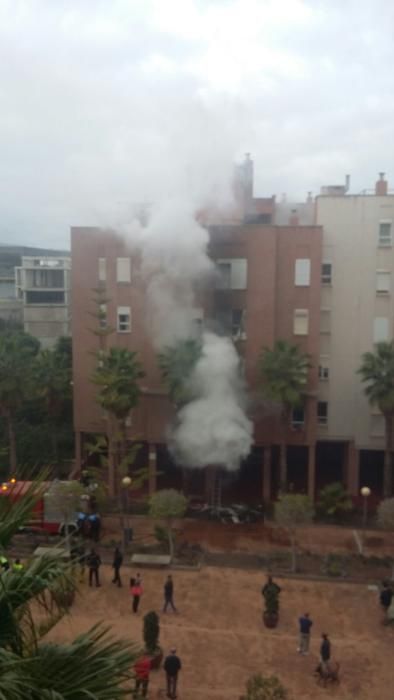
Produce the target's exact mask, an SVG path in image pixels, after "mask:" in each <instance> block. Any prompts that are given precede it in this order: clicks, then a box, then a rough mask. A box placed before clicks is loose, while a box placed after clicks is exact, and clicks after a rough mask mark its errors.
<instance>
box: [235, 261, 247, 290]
mask: <svg viewBox="0 0 394 700" xmlns="http://www.w3.org/2000/svg"><path fill="white" fill-rule="evenodd" d="M247 277H248V261H247V260H246V258H233V259H232V260H231V289H246V287H247Z"/></svg>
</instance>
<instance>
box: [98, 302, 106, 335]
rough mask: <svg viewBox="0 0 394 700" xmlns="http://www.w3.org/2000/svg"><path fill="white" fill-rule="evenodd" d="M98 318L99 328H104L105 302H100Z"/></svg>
mask: <svg viewBox="0 0 394 700" xmlns="http://www.w3.org/2000/svg"><path fill="white" fill-rule="evenodd" d="M98 319H99V327H100V329H101V330H105V329H106V328H107V304H100V306H99V312H98Z"/></svg>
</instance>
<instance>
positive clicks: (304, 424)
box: [71, 200, 322, 501]
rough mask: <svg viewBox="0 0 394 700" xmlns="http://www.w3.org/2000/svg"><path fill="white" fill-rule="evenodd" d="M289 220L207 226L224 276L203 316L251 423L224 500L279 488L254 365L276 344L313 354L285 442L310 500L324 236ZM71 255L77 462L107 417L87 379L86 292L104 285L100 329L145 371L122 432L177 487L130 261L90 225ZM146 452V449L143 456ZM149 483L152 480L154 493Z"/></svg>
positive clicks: (272, 437) (89, 298)
mask: <svg viewBox="0 0 394 700" xmlns="http://www.w3.org/2000/svg"><path fill="white" fill-rule="evenodd" d="M268 202H270V204H268ZM261 208H262V207H260V211H261ZM264 209H266V211H265V212H264V217H267V219H268V215H270V218H273V216H271V215H273V213H274V200H267V202H266V204H265V205H264ZM267 209H268V211H267ZM269 210H270V211H269ZM259 215H260V214H259ZM257 218H258V217H257ZM255 219H256V216H255V217H254V220H255ZM294 224H296V222H293V225H288V226H280V227H277V226H275V225H273V224H270V223H267V224H264V223H259V222H254V221H252V222H251V223H243V224H232V225H226V226H212V227H210V241H211V243H210V250H209V254H210V256H211V257H212V259H214V260H215V261H216V263H217V265H218V269H219V271H221V272H223V274H222V277H221V282H220V283H219V285H218V287H219V288H215V289H214V288H212V289H208V290H206V293H205V299H206V304H205V309H204V319H205V322H206V323H207V324H210V325H211V326H212V325H213V326H214V327H218V328H220V329H221V331H223V330H228V332H229V334H230V335H232V336H233V338H234V342H235V343H236V345H237V349H238V351H239V353H240V355H241V357H243V360H244V366H245V376H246V379H247V384H248V388H249V391H250V395H251V397H252V407H251V411H252V415H251V417H253V420H254V426H255V447H254V449H253V451H252V455H251V457H250V459H249V460H247V463H246V464H245V465H243V467H242V469H241V470H240V472H239V474H238V475H237V476H236V478H235V479H234V478H230V477H229V479H228V482H229V483H228V485H227V495H228V497H230V496H232V497H235V496H237V497H238V498H240V497H244V498H248V499H249V498H251V499H254V500H256V501H262V500H263V499H264V500H271V498H272V497H274V495H275V492H276V489H277V486H278V483H277V482H278V479H277V453H276V450H275V449H273V450H272V454H271V445H275V444H276V443H277V442H278V439H279V438H278V419H277V417H276V415H275V413H273V412H272V409H269V408H267V406H265V405H264V403H263V402H262V400H261V394H260V391H259V378H258V359H259V355H260V353H261V350H262V348H263V347H264V346H272V344H273V343H274V341H275V340H276V339H279V338H286V339H288V340H290V341H293V342H297V343H299V345H300V346H301V347H302V349H304V350H305V351H307V352H308V353H310V355H311V357H312V362H313V369H311V370H310V375H309V385H308V398H307V402H306V406H305V414H304V419H303V420H300V421H299V422H298V423H297V425H295V426H293V425H289V430H288V436H287V441H288V445H289V479H290V481H291V482H293V483H294V485H295V487H297V488H302V489H305V490H308V491H309V493H311V494H314V490H315V447H316V436H317V418H316V415H317V414H316V405H317V401H316V395H317V382H318V374H317V366H318V357H319V323H320V269H321V255H322V231H321V228H319V227H317V226H299V225H298V226H297V225H294ZM71 253H72V324H73V332H72V336H73V343H74V416H75V419H74V420H75V430H76V437H77V439H76V443H77V463H78V464H80V462H81V458H83V444H84V439H85V436H87V435H88V434H91V433H100V432H103V431H104V429H105V417H104V416H103V415H102V411H101V409H100V407H99V406H98V404H97V403H96V400H95V387H94V386H93V385H92V383H91V382H90V379H89V377H90V376H91V374H92V372H93V369H94V365H95V358H94V355H93V354H92V353H94V351H95V350H98V347H99V340H98V338H97V336H95V334H94V333H93V332H92V329H93V327H94V324H95V319H94V317H93V315H94V313H95V311H96V308H95V302H94V292H93V290H94V289H95V288H97V287H98V286H99V285H100V284H101V285H105V288H106V297H107V299H108V302H107V304H106V307H107V308H106V312H107V322H108V325H109V326H111V327H113V328H115V329H117V330H116V331H115V332H114V333H113V334H111V335H109V336H108V338H107V343H108V346H110V345H115V346H119V347H126V348H128V349H130V350H135V351H136V352H137V353H138V356H139V358H140V360H141V361H142V363H143V366H144V369H145V372H146V377H145V379H144V381H143V385H144V386H143V395H142V397H141V401H140V405H139V406H138V408H137V409H136V410H135V412H134V413H133V417H132V425H131V426H130V428H129V431H130V438H131V439H133V438H134V439H135V438H137V439H138V440H142V441H143V442H144V443H145V444H146V445H147V446H149V453H150V457H151V466H152V470H153V469H154V467H155V466H157V468H158V470H159V471H160V472H163V474H162V476H161V477H160V478H159V481H160V484H161V485H164V484H166V485H168V484H171V485H176V486H182V484H183V482H182V478H183V477H182V472H181V470H177V469H176V468H175V467H174V465H173V464H172V463H171V460H170V459H169V457H168V454H167V453H166V449H165V443H166V431H167V428H168V426H169V424H170V422H171V420H172V418H173V409H172V407H171V404H170V402H169V400H168V398H167V395H166V390H165V387H164V386H163V385H162V382H161V378H160V373H159V371H158V368H157V363H156V356H155V351H154V349H153V347H152V344H151V341H150V338H149V336H148V334H147V332H146V329H145V323H144V321H145V318H146V308H145V299H144V291H143V283H142V281H141V279H140V277H139V274H138V263H137V261H136V260H132V259H131V258H130V251H129V250H128V248H127V246H126V244H125V242H124V241H123V240H122V238H121V237H119V236H117V235H116V234H115V233H113V232H108V231H102V230H99V229H93V228H78V227H77V228H73V229H72V235H71ZM297 261H298V262H297ZM300 261H301V264H304V265H306V267H307V270H306V273H305V274H306V276H305V275H304V278H303V279H301V278H300V279H296V277H295V275H296V268H297V269H298V266H299V264H300ZM232 267H234V269H235V268H237V269H238V271H240V270H241V275H239V274H238V279H237V280H236V282H235V285H234V284H232V281H231V272H232V271H231V268H232ZM121 268H123V273H124V274H123V277H122V273H121V277H119V272H120V271H121ZM127 268H128V269H129V271H130V272H127ZM125 270H126V272H125ZM228 273H229V274H228ZM297 274H298V273H297ZM100 278H101V279H100ZM119 279H124V280H126V279H129V281H119ZM234 287H235V288H234ZM125 310H127V312H128V310H130V316H131V327H130V331H124V330H119V314H120V312H121V311H125ZM241 319H242V322H241ZM241 326H242V328H241ZM147 454H148V447H147V448H146V450H145V456H146V457H147ZM152 457H154V458H155V459H152ZM156 460H157V465H155V464H154V462H155V461H156ZM187 482H188V490H189V491H192V492H193V493H194V495H201V494H202V493H203V492H204V475H203V473H201V472H198V473H197V472H196V473H195V474H194V475H190V474H189V475H188V478H187ZM154 484H155V479H154V476H153V474H152V479H151V487H152V488H153V487H154ZM160 484H159V485H160ZM183 485H184V484H183Z"/></svg>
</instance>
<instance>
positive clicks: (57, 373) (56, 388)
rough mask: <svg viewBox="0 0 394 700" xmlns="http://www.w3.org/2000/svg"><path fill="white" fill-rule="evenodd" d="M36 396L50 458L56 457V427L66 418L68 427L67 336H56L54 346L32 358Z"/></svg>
mask: <svg viewBox="0 0 394 700" xmlns="http://www.w3.org/2000/svg"><path fill="white" fill-rule="evenodd" d="M34 370H35V381H36V387H37V396H38V397H39V398H41V399H42V400H43V402H44V405H45V409H46V413H47V417H48V424H49V428H50V431H49V432H50V437H51V441H52V451H53V458H54V460H55V461H56V462H58V459H59V451H58V439H59V429H60V428H61V427H62V426H63V425H64V423H65V422H66V421H67V422H68V423H69V425H70V429H71V428H72V388H71V386H72V385H71V381H72V349H71V338H59V339H58V341H57V344H56V346H55V348H54V350H42V351H41V352H40V353H39V355H38V356H37V358H36V361H35V367H34Z"/></svg>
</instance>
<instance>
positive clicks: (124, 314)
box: [118, 306, 131, 333]
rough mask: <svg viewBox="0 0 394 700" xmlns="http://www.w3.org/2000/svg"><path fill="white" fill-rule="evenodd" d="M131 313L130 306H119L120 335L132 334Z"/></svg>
mask: <svg viewBox="0 0 394 700" xmlns="http://www.w3.org/2000/svg"><path fill="white" fill-rule="evenodd" d="M130 331H131V312H130V306H118V333H130Z"/></svg>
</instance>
